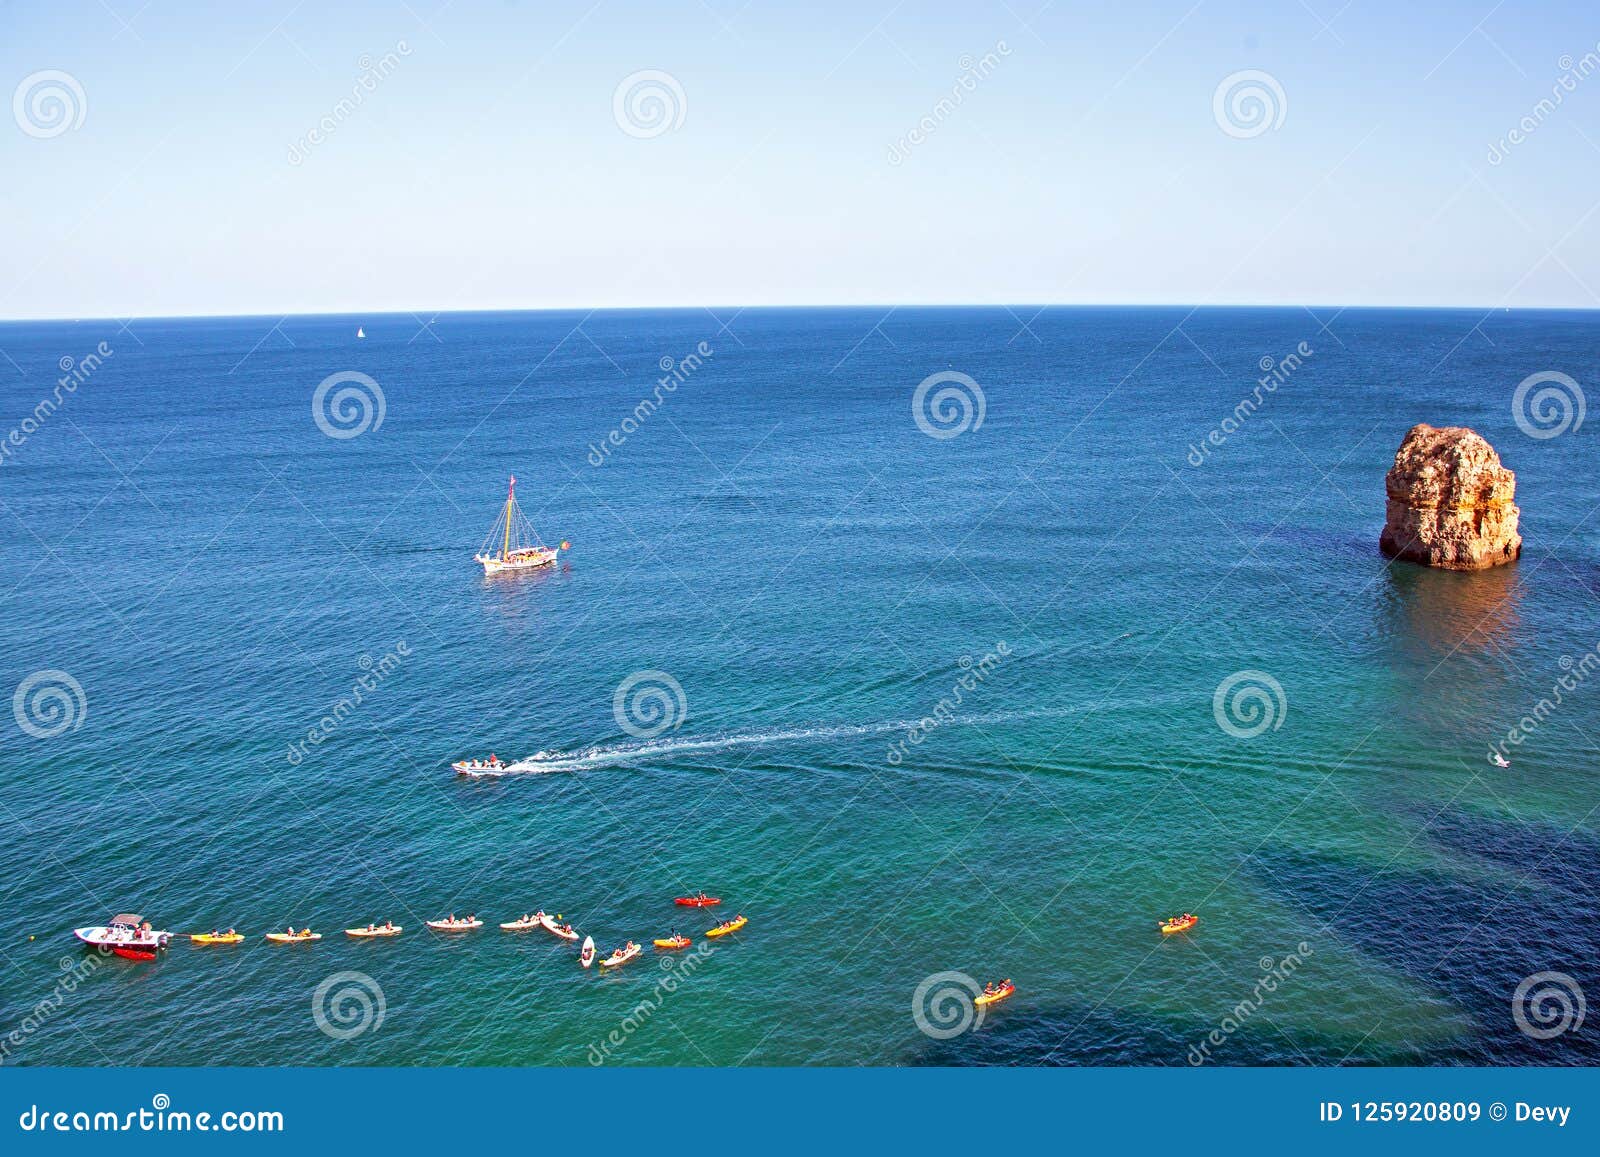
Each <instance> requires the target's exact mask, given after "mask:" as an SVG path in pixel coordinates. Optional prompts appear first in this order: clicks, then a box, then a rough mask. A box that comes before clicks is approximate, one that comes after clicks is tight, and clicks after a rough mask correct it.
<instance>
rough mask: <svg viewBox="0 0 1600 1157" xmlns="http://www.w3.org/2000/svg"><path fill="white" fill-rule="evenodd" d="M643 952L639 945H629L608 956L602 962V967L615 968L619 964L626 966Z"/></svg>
mask: <svg viewBox="0 0 1600 1157" xmlns="http://www.w3.org/2000/svg"><path fill="white" fill-rule="evenodd" d="M642 951H644V949H643V948H641V947H640V946H639V945H637V944H633V943H629V944H628V946H627V947H625V948H619V949H617V950H616V951H615V952H613V953H612V954H611V955H610V956H607V957H606V958H605V959H604V960H602V961H601V962H600V967H601V968H615V967H617V966H618V965H619V964H626V963H628V961H630V960H632V959H633V958H634V957H635V956H637V955H639V953H640V952H642Z"/></svg>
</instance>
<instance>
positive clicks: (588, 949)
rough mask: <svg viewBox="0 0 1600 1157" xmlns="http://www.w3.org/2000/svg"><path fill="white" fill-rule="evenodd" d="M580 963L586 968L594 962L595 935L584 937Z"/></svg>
mask: <svg viewBox="0 0 1600 1157" xmlns="http://www.w3.org/2000/svg"><path fill="white" fill-rule="evenodd" d="M578 963H579V964H581V965H583V966H584V967H585V968H588V967H590V966H591V965H593V964H594V937H593V936H585V937H584V938H583V951H582V952H580V953H578Z"/></svg>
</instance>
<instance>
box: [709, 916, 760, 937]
mask: <svg viewBox="0 0 1600 1157" xmlns="http://www.w3.org/2000/svg"><path fill="white" fill-rule="evenodd" d="M748 923H750V920H749V918H748V917H745V916H738V917H735V918H734V919H732V920H729V921H728V922H727V923H726V924H718V925H717V926H716V927H715V928H713V929H711V930H710V931H709V932H707V933H706V937H707V938H708V939H715V938H716V937H718V936H726V935H727V934H728V933H729V932H737V931H739V929H741V928H743V927H744V926H745V925H746V924H748Z"/></svg>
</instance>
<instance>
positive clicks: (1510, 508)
mask: <svg viewBox="0 0 1600 1157" xmlns="http://www.w3.org/2000/svg"><path fill="white" fill-rule="evenodd" d="M1384 486H1385V489H1386V490H1387V491H1388V495H1389V506H1388V514H1387V517H1386V518H1385V520H1384V527H1383V535H1382V537H1380V538H1379V539H1378V548H1379V549H1380V550H1382V551H1383V553H1384V554H1386V555H1388V556H1389V557H1391V558H1402V559H1406V560H1407V561H1409V562H1416V563H1421V564H1422V565H1423V566H1436V567H1443V568H1444V569H1446V570H1486V569H1487V568H1489V567H1492V566H1502V565H1504V564H1505V563H1508V562H1515V561H1516V560H1517V559H1518V558H1519V557H1520V556H1521V554H1522V536H1521V535H1520V534H1518V533H1517V515H1518V513H1519V512H1518V510H1517V505H1516V501H1515V500H1516V495H1517V476H1516V475H1515V474H1513V473H1512V472H1511V471H1509V470H1507V469H1506V468H1505V467H1504V466H1502V465H1500V455H1498V454H1496V453H1495V451H1494V447H1493V446H1491V445H1489V443H1488V442H1486V441H1484V440H1483V438H1482V437H1480V436H1479V435H1478V434H1476V433H1474V432H1473V431H1472V430H1469V429H1467V428H1466V427H1465V426H1446V427H1444V428H1443V429H1439V428H1436V427H1433V426H1429V425H1427V424H1426V423H1423V424H1421V425H1417V426H1413V427H1411V429H1410V431H1409V432H1407V434H1406V438H1405V441H1404V442H1402V443H1401V444H1400V449H1399V450H1398V451H1397V452H1396V454H1395V456H1394V466H1393V468H1392V469H1390V471H1389V473H1388V475H1387V477H1386V478H1385V479H1384Z"/></svg>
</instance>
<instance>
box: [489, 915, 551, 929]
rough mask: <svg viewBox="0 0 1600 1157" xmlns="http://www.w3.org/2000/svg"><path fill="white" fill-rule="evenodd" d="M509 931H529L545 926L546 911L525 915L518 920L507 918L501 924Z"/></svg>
mask: <svg viewBox="0 0 1600 1157" xmlns="http://www.w3.org/2000/svg"><path fill="white" fill-rule="evenodd" d="M500 927H502V928H504V929H505V930H506V931H507V932H529V931H531V930H533V929H535V928H543V927H544V913H543V912H538V913H535V914H534V915H532V916H523V917H522V918H521V919H518V920H507V921H506V922H505V923H503V924H501V925H500Z"/></svg>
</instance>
